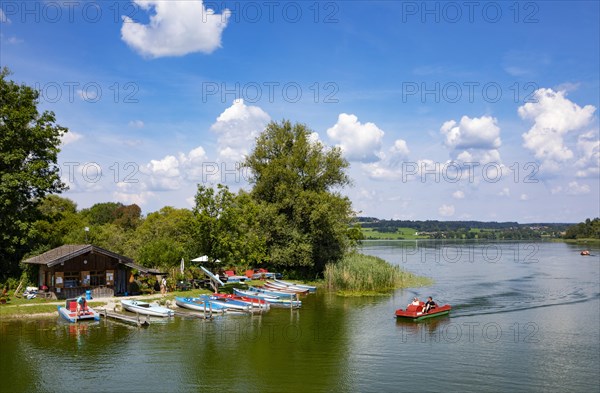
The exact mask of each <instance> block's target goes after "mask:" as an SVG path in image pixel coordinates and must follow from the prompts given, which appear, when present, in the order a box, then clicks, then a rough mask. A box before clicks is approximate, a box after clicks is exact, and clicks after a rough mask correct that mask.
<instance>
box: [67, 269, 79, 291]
mask: <svg viewBox="0 0 600 393" xmlns="http://www.w3.org/2000/svg"><path fill="white" fill-rule="evenodd" d="M64 280H65V285H64V287H65V288H75V287H77V286H78V283H79V272H65V279H64Z"/></svg>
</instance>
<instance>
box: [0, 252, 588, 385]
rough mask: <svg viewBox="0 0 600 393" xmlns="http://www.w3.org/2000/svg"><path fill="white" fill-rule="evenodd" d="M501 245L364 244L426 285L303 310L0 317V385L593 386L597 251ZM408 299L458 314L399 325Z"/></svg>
mask: <svg viewBox="0 0 600 393" xmlns="http://www.w3.org/2000/svg"><path fill="white" fill-rule="evenodd" d="M497 246H498V249H499V250H501V253H502V255H503V258H502V259H501V260H499V261H497V262H494V263H491V262H490V260H484V259H480V260H478V259H474V260H473V261H472V262H471V261H469V259H468V258H467V259H466V260H463V261H455V262H452V261H444V260H440V261H437V262H435V261H432V260H431V259H428V260H425V261H422V259H421V255H422V254H421V252H420V251H418V252H416V253H413V254H412V255H410V256H409V255H407V249H406V248H404V249H403V248H402V247H396V246H395V245H394V243H393V242H386V244H385V245H382V244H379V245H376V246H373V247H365V252H368V253H371V254H374V255H378V256H381V257H383V258H385V259H387V260H389V261H391V262H393V263H398V264H402V265H403V266H404V267H406V268H407V269H409V270H411V271H414V272H416V273H420V274H426V275H429V276H431V277H433V278H434V279H435V284H434V285H433V286H431V287H428V288H411V289H406V290H399V291H397V292H396V293H395V294H393V295H392V296H391V297H375V298H340V297H338V296H336V295H335V294H331V293H328V294H325V293H318V294H316V295H310V296H308V297H306V298H305V299H303V308H302V309H301V310H292V311H290V310H285V309H284V310H282V309H279V310H277V309H275V310H271V311H269V312H268V313H265V314H262V315H254V316H220V317H217V318H215V319H214V320H209V321H202V320H199V319H192V318H173V319H170V320H165V321H162V322H160V323H159V322H156V321H152V324H151V326H150V327H149V328H147V329H138V328H136V327H132V326H129V325H123V324H120V323H115V322H112V321H105V320H103V321H101V322H95V323H94V322H93V323H87V324H85V325H84V324H78V325H71V324H68V323H65V322H63V321H62V320H60V319H58V318H54V319H45V320H44V319H43V320H31V321H11V322H6V321H0V335H1V336H0V381H2V386H1V387H2V389H0V390H6V389H7V388H6V386H8V387H9V388H10V389H9V391H32V392H34V391H73V392H78V393H79V392H100V391H107V392H115V391H117V392H118V391H136V390H142V391H144V392H165V391H169V392H189V391H205V390H222V391H265V392H282V391H303V392H304V391H336V392H338V391H344V392H345V391H399V390H405V391H406V390H415V391H427V390H429V391H440V390H448V391H481V392H497V391H513V390H517V391H544V390H572V391H595V390H597V386H596V382H597V381H595V380H593V378H590V376H592V375H597V372H598V366H599V364H600V360H599V355H598V353H599V352H600V344H599V343H600V332H599V329H598V327H599V326H600V315H599V312H598V310H599V307H600V287H599V277H600V263H599V261H598V259H597V258H596V259H594V258H593V257H581V256H579V255H578V253H577V248H576V247H572V246H570V245H564V244H560V243H558V244H553V243H541V244H539V245H538V246H539V247H537V248H535V247H534V248H533V249H536V250H537V251H536V252H537V254H536V255H535V258H537V259H538V260H539V262H537V263H523V258H519V259H516V258H515V257H514V255H515V254H514V250H517V249H519V250H521V251H523V250H525V251H531V248H530V249H526V248H525V246H524V245H523V244H505V243H499V244H497ZM483 247H484V245H474V247H473V250H474V251H475V253H476V254H477V253H480V252H481V251H482V248H483ZM427 249H428V250H429V251H432V252H438V250H439V249H440V247H439V246H438V247H437V248H436V246H435V245H431V244H430V245H428V246H427ZM488 250H490V251H491V250H492V248H491V247H488ZM413 252H414V251H413ZM423 252H424V253H425V251H423ZM439 252H440V253H441V252H442V251H439ZM594 254H600V252H598V250H595V252H594ZM440 255H442V254H440ZM465 255H467V254H465ZM490 255H491V254H490ZM521 255H522V254H521ZM526 255H527V254H526ZM403 258H404V259H405V260H404V259H403ZM415 295H416V296H419V297H424V296H429V295H431V296H433V297H434V299H435V300H436V301H437V302H438V303H450V304H452V306H453V310H452V312H451V313H450V315H449V316H441V317H437V318H433V319H429V320H424V321H421V322H412V321H411V322H408V321H401V320H398V321H397V320H396V319H395V318H394V311H395V310H396V309H397V308H404V307H405V306H406V304H407V302H408V301H409V299H410V298H412V297H413V296H415ZM15 376H18V378H15ZM407 376H410V378H407ZM6 381H10V382H9V385H7V383H6ZM65 381H68V384H65ZM423 381H427V383H423Z"/></svg>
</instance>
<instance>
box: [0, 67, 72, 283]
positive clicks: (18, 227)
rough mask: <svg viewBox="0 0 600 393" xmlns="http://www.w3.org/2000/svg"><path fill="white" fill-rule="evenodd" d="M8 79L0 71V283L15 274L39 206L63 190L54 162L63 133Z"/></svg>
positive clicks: (28, 91) (32, 96) (34, 97)
mask: <svg viewBox="0 0 600 393" xmlns="http://www.w3.org/2000/svg"><path fill="white" fill-rule="evenodd" d="M9 75H10V72H9V70H8V69H7V68H3V69H2V70H1V71H0V260H1V261H2V269H1V270H0V276H2V277H1V278H6V277H7V276H10V275H17V274H18V270H19V265H18V264H19V261H20V260H21V257H22V256H23V255H24V254H25V253H26V252H27V251H28V249H27V246H26V245H27V243H28V238H29V231H30V229H31V226H32V224H33V222H34V221H35V220H36V218H37V217H38V215H39V210H38V209H36V206H37V204H38V203H39V201H40V200H41V199H42V198H43V197H44V196H46V195H47V194H51V193H60V192H61V191H63V190H64V189H66V186H65V185H64V184H63V183H62V182H61V181H60V176H59V168H58V167H57V165H56V161H57V155H58V152H59V151H60V149H59V146H60V143H61V136H62V135H64V134H65V133H66V132H67V129H66V128H65V127H61V126H59V125H58V124H56V119H55V115H54V113H53V112H49V111H44V112H42V113H40V112H39V111H38V108H37V106H38V104H39V101H38V98H39V92H38V91H36V90H34V89H33V88H31V87H29V86H26V85H19V84H17V83H15V82H13V81H11V80H8V79H7V77H8V76H9Z"/></svg>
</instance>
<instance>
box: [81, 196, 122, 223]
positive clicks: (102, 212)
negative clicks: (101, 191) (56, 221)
mask: <svg viewBox="0 0 600 393" xmlns="http://www.w3.org/2000/svg"><path fill="white" fill-rule="evenodd" d="M122 208H123V204H122V203H120V202H103V203H96V204H95V205H93V206H92V207H90V208H89V209H83V210H82V211H81V214H82V215H83V216H84V217H85V218H86V219H87V220H88V221H89V223H90V224H91V225H103V224H108V223H112V222H113V221H114V220H115V218H117V216H118V211H119V210H120V209H122Z"/></svg>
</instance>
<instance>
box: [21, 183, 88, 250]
mask: <svg viewBox="0 0 600 393" xmlns="http://www.w3.org/2000/svg"><path fill="white" fill-rule="evenodd" d="M38 211H39V213H40V218H39V219H38V220H37V221H35V222H34V223H33V225H32V229H31V231H30V235H31V236H30V238H31V239H32V252H31V254H40V253H42V252H45V251H47V250H50V249H52V248H55V247H58V246H61V245H63V244H65V243H83V237H84V231H83V229H84V228H85V226H86V224H85V222H84V221H83V218H82V217H81V215H80V214H79V213H77V204H75V202H73V201H72V200H70V199H68V198H61V197H59V196H58V195H48V196H46V197H45V198H43V199H42V200H41V201H40V203H39V205H38ZM77 232H79V234H80V236H81V241H79V242H73V241H71V238H73V237H74V236H75V234H76V233H77Z"/></svg>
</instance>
